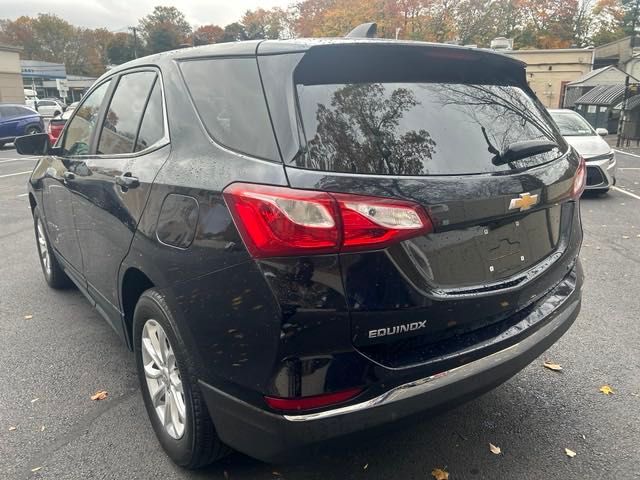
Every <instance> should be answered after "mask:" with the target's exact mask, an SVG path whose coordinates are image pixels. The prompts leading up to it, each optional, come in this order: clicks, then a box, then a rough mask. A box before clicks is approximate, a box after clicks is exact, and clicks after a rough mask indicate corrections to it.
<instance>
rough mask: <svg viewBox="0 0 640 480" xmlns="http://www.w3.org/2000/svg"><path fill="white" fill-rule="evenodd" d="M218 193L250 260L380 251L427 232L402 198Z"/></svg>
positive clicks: (282, 190) (425, 222)
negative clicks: (368, 250) (252, 258)
mask: <svg viewBox="0 0 640 480" xmlns="http://www.w3.org/2000/svg"><path fill="white" fill-rule="evenodd" d="M223 195H224V198H225V201H226V202H227V205H228V207H229V210H230V211H231V214H232V216H233V219H234V221H235V223H236V226H237V227H238V230H239V232H240V235H241V236H242V239H243V241H244V243H245V245H246V246H247V249H248V250H249V253H251V255H252V256H253V257H256V258H264V257H273V256H287V255H299V254H303V255H308V254H321V253H338V252H348V251H356V250H363V249H376V248H384V247H386V246H388V245H390V244H392V243H396V242H399V241H401V240H406V239H408V238H411V237H415V236H419V235H425V234H427V233H429V232H431V231H433V225H432V223H431V220H430V219H429V217H428V216H427V214H426V212H425V211H424V209H423V208H422V207H421V206H420V205H418V204H416V203H413V202H407V201H402V200H393V199H384V198H378V197H367V196H362V195H350V194H344V193H326V192H316V191H311V190H296V189H292V188H287V187H273V186H268V185H255V184H247V183H234V184H231V185H229V186H228V187H227V188H226V189H225V190H224V192H223Z"/></svg>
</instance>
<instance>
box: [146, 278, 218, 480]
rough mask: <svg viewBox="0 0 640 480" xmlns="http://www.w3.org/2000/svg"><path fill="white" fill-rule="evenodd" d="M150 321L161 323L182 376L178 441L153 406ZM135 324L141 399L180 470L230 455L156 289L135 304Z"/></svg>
mask: <svg viewBox="0 0 640 480" xmlns="http://www.w3.org/2000/svg"><path fill="white" fill-rule="evenodd" d="M150 320H154V321H155V322H156V323H157V324H159V325H160V326H161V327H162V329H163V330H164V332H165V334H166V337H167V339H168V341H169V344H170V346H171V349H172V350H173V353H174V356H175V362H176V364H177V367H178V369H179V373H180V375H179V379H180V380H181V383H182V388H183V390H184V405H185V412H186V415H185V419H184V433H183V434H182V436H181V437H180V438H177V439H176V438H174V437H173V436H171V435H170V434H169V432H168V431H167V429H166V428H165V427H164V426H163V424H162V421H161V419H160V416H159V414H158V413H157V412H156V410H155V407H154V405H153V401H152V399H151V393H150V391H149V385H148V383H147V378H146V375H145V370H144V362H143V357H142V348H143V347H142V338H143V328H144V326H145V323H147V322H148V321H150ZM133 322H134V323H133V325H134V327H133V328H134V336H133V339H134V353H135V357H136V366H137V369H138V379H139V381H140V388H141V390H142V397H143V399H144V404H145V407H146V409H147V414H148V415H149V419H150V420H151V425H152V426H153V429H154V431H155V432H156V436H157V438H158V441H159V442H160V445H162V448H163V449H164V450H165V452H166V453H167V455H169V457H170V458H171V459H172V460H173V461H174V462H175V463H176V464H177V465H180V466H181V467H184V468H189V469H196V468H201V467H204V466H206V465H209V464H210V463H213V462H214V461H216V460H218V459H220V458H222V457H224V456H225V455H227V454H228V453H230V451H231V449H230V448H229V447H227V446H226V445H224V444H223V443H222V442H221V441H220V439H219V438H218V435H217V434H216V431H215V427H214V425H213V422H212V421H211V417H210V416H209V412H208V411H207V406H206V404H205V401H204V398H203V396H202V393H201V392H200V388H199V387H198V381H197V376H196V371H197V366H196V362H195V359H194V357H193V355H191V353H190V352H189V349H188V348H187V347H186V345H185V343H184V341H183V340H182V338H181V336H180V333H179V331H178V328H177V325H176V322H175V320H174V318H173V315H172V314H171V310H170V309H169V307H168V306H167V304H166V302H165V300H164V297H163V296H162V294H160V293H159V292H158V291H157V290H154V289H150V290H147V291H146V292H144V293H143V294H142V295H141V297H140V299H139V300H138V303H137V305H136V308H135V312H134V314H133Z"/></svg>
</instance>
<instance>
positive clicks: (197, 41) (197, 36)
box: [193, 25, 224, 45]
mask: <svg viewBox="0 0 640 480" xmlns="http://www.w3.org/2000/svg"><path fill="white" fill-rule="evenodd" d="M223 36H224V30H223V29H222V27H219V26H218V25H202V26H201V27H198V28H197V29H196V30H195V31H194V32H193V44H194V45H209V44H211V43H218V42H220V41H221V40H222V37H223Z"/></svg>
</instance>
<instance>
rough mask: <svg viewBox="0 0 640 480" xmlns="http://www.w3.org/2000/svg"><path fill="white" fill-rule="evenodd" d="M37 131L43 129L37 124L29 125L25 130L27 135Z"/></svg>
mask: <svg viewBox="0 0 640 480" xmlns="http://www.w3.org/2000/svg"><path fill="white" fill-rule="evenodd" d="M36 133H41V130H40V127H36V126H35V125H32V126H30V127H27V129H26V130H25V132H24V134H25V135H34V134H36Z"/></svg>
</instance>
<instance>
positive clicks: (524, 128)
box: [296, 82, 562, 175]
mask: <svg viewBox="0 0 640 480" xmlns="http://www.w3.org/2000/svg"><path fill="white" fill-rule="evenodd" d="M297 92H298V99H299V104H300V110H301V114H302V124H303V133H304V137H305V139H306V141H307V145H306V149H305V152H304V154H303V155H300V156H299V157H298V158H297V159H296V163H297V165H298V166H301V167H304V168H312V169H316V170H325V171H334V172H349V173H373V174H387V175H450V174H473V173H487V172H495V171H504V170H510V169H520V168H528V167H533V166H537V165H540V164H542V163H545V162H548V161H551V160H553V159H555V158H557V157H558V156H559V155H560V153H561V152H560V150H559V149H558V148H554V149H552V150H551V151H549V152H543V153H539V154H537V155H532V156H530V157H527V158H525V159H521V160H515V161H513V162H510V163H508V164H500V165H496V164H494V163H493V160H495V159H496V154H498V156H499V152H504V151H506V150H507V149H508V147H509V146H510V145H512V144H514V143H516V142H526V141H530V140H551V141H553V142H555V143H558V138H557V133H556V132H557V131H556V130H555V129H554V128H553V126H552V125H551V122H549V120H547V117H546V116H545V115H544V114H543V113H542V112H541V109H540V108H538V106H537V105H536V104H535V102H534V101H533V100H532V99H531V98H530V97H529V96H528V95H527V94H526V93H525V92H524V91H523V90H522V89H521V88H519V87H516V86H506V85H481V84H458V83H426V82H425V83H393V82H389V83H386V82H385V83H347V84H323V85H298V86H297ZM560 144H562V143H560Z"/></svg>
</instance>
